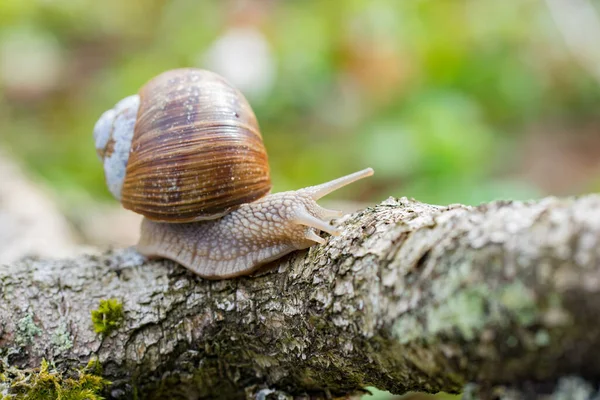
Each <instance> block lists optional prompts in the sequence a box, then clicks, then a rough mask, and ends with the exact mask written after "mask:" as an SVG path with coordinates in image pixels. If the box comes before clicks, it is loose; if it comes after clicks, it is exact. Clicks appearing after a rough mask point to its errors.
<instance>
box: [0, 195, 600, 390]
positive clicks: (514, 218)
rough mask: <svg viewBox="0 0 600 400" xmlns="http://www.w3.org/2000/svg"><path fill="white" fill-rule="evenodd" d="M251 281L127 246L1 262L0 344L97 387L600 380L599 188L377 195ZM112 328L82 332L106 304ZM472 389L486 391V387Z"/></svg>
mask: <svg viewBox="0 0 600 400" xmlns="http://www.w3.org/2000/svg"><path fill="white" fill-rule="evenodd" d="M340 223H343V224H345V230H344V233H343V235H342V236H340V237H336V238H330V239H329V240H328V243H327V244H326V245H323V246H315V247H313V248H311V249H310V250H309V251H305V252H298V253H295V254H292V255H290V256H288V257H286V258H285V259H283V260H281V261H279V262H276V263H274V264H273V265H271V267H272V268H271V270H270V271H268V272H264V273H263V274H261V275H259V276H255V277H245V278H238V279H232V280H223V281H206V280H203V279H200V278H198V277H196V276H194V275H192V274H191V273H188V272H187V271H186V270H185V269H184V268H182V267H180V266H177V265H175V264H174V263H172V262H169V261H147V260H144V259H143V258H141V257H140V256H138V255H137V254H136V253H135V252H134V251H133V250H129V249H127V250H117V251H112V252H109V253H107V254H103V255H100V256H98V255H90V256H85V257H78V258H75V259H67V260H56V261H50V260H35V259H28V260H24V261H22V262H18V263H15V264H11V265H6V266H2V267H1V268H0V298H1V302H0V351H1V352H2V354H1V356H3V357H4V359H5V360H6V361H7V362H8V363H10V364H11V365H15V366H19V367H33V366H36V365H39V363H40V360H41V359H42V358H46V359H50V360H53V361H54V362H55V364H56V365H57V367H58V368H59V369H63V370H66V369H68V368H73V367H75V366H78V365H81V364H84V363H85V362H87V360H89V359H90V358H91V357H93V356H98V358H99V361H100V362H101V363H102V365H103V367H104V375H105V376H106V377H107V378H108V379H110V380H111V381H113V385H112V386H111V389H110V391H109V395H110V396H111V397H114V398H127V397H131V396H132V395H133V393H134V392H136V393H137V394H138V395H142V398H151V397H152V396H151V395H154V397H155V398H161V395H162V396H164V394H165V393H168V394H169V396H170V398H178V397H177V396H179V397H181V398H215V397H217V398H243V397H244V396H246V394H252V393H254V394H256V393H262V394H263V395H265V394H266V393H267V392H269V391H270V390H281V391H284V392H286V393H290V394H292V395H300V394H312V395H316V396H329V395H342V394H348V393H352V392H355V391H357V390H359V389H360V388H363V387H365V386H376V387H379V388H382V389H386V390H390V391H391V392H394V393H404V392H406V391H409V390H419V391H426V392H437V391H447V392H457V391H460V390H461V388H463V387H464V385H465V384H467V383H468V382H477V383H478V384H479V385H480V387H486V386H489V387H492V386H494V385H499V384H511V385H519V384H522V383H524V382H555V381H557V379H558V378H559V377H561V376H566V375H571V374H576V375H579V376H581V377H583V378H585V379H587V380H588V381H590V382H597V381H599V380H600V379H599V378H600V357H598V356H597V351H598V349H600V324H598V319H599V315H600V262H599V259H600V246H599V242H600V196H596V195H590V196H586V197H581V198H570V199H555V198H547V199H543V200H541V201H537V202H529V203H521V202H494V203H490V204H484V205H481V206H479V207H474V208H471V207H466V206H459V205H457V206H450V207H438V206H432V205H426V204H422V203H418V202H414V201H411V200H407V199H404V198H403V199H389V200H387V201H385V202H383V203H381V204H380V205H378V206H376V207H372V208H368V209H366V210H364V211H361V212H358V213H355V214H353V215H350V216H348V217H346V218H344V219H343V220H341V221H340ZM107 298H117V299H119V300H120V301H122V302H123V305H124V310H125V320H124V323H123V325H122V326H121V327H120V328H119V329H118V330H117V331H116V332H113V333H112V334H110V335H108V336H107V337H102V336H100V335H98V334H96V333H94V330H93V328H92V322H91V319H90V311H91V310H93V309H95V308H97V307H98V303H99V301H100V300H101V299H107ZM480 392H481V391H480Z"/></svg>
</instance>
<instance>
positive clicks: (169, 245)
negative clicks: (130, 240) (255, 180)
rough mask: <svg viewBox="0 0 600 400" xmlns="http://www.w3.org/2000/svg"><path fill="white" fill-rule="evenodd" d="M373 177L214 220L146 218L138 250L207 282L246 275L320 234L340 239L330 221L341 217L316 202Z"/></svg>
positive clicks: (285, 195)
mask: <svg viewBox="0 0 600 400" xmlns="http://www.w3.org/2000/svg"><path fill="white" fill-rule="evenodd" d="M372 174H373V170H372V169H370V168H369V169H365V170H363V171H359V172H356V173H354V174H351V175H348V176H345V177H342V178H339V179H336V180H333V181H331V182H327V183H324V184H322V185H318V186H312V187H308V188H305V189H300V190H297V191H292V192H282V193H275V194H272V195H269V196H267V197H264V198H262V199H260V200H257V201H255V202H253V203H247V204H243V205H241V206H240V207H239V208H238V209H236V210H234V211H232V212H231V213H229V214H227V215H225V216H223V217H222V218H219V219H217V220H212V221H203V222H193V223H187V224H165V223H160V222H153V221H150V220H149V219H147V218H146V219H144V221H143V222H142V235H141V238H140V242H139V244H138V246H137V248H138V251H139V252H140V253H142V254H144V255H146V256H159V257H165V258H168V259H171V260H174V261H176V262H178V263H179V264H181V265H183V266H185V267H187V268H188V269H190V270H192V271H193V272H195V273H196V274H198V275H200V276H202V277H204V278H208V279H222V278H231V277H235V276H240V275H247V274H250V273H251V272H252V271H254V270H255V269H256V268H257V267H259V266H261V265H263V264H265V263H268V262H270V261H273V260H275V259H278V258H280V257H282V256H284V255H286V254H288V253H290V252H292V251H295V250H300V249H305V248H308V247H310V246H312V245H314V244H315V243H321V244H322V243H325V239H323V238H321V237H320V236H319V235H318V232H319V231H324V232H327V233H329V234H331V235H339V234H340V231H339V230H337V229H336V228H335V227H333V226H331V225H329V223H328V222H327V221H328V220H329V219H331V218H333V217H339V216H341V215H342V213H341V212H339V211H333V210H327V209H324V208H322V207H320V206H319V205H318V204H317V203H316V200H317V199H319V198H320V197H322V196H324V195H326V194H328V193H330V192H332V191H334V190H336V189H338V188H340V187H342V186H345V185H347V184H349V183H351V182H354V181H356V180H358V179H361V178H364V177H367V176H370V175H372Z"/></svg>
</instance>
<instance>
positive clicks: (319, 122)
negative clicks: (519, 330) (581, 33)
mask: <svg viewBox="0 0 600 400" xmlns="http://www.w3.org/2000/svg"><path fill="white" fill-rule="evenodd" d="M580 2H583V3H587V2H588V0H573V2H572V4H576V3H580ZM550 3H555V7H566V8H567V9H568V8H573V7H570V6H569V5H568V3H569V2H568V1H567V2H565V1H564V0H562V4H563V5H562V6H556V4H559V3H561V0H547V1H544V0H504V1H498V0H463V1H461V0H457V1H442V0H437V1H434V0H431V1H427V0H411V1H408V0H403V1H401V0H389V1H382V0H344V1H308V0H305V1H293V0H287V1H285V0H278V1H276V0H272V1H239V0H237V1H196V0H175V1H167V0H130V1H117V0H106V1H102V2H92V1H87V0H85V1H84V0H53V1H48V0H29V1H21V0H2V1H0V146H1V147H3V148H5V149H8V151H7V152H8V153H9V154H12V155H13V156H15V157H17V158H18V159H20V160H23V162H24V163H25V164H26V166H27V167H28V168H29V169H30V170H31V171H32V172H33V173H34V174H37V175H39V176H40V177H41V178H43V179H44V180H46V181H47V182H49V184H50V185H51V187H52V188H54V189H55V190H56V192H57V193H59V194H60V196H59V201H61V202H65V204H68V203H69V202H76V201H79V200H80V199H82V198H92V199H97V200H100V201H106V200H109V194H108V192H107V190H106V189H105V187H104V183H103V175H102V170H101V167H100V164H99V162H98V160H97V159H96V155H95V153H94V147H93V144H92V138H91V131H92V127H93V125H94V123H95V121H96V119H97V118H98V116H99V115H100V114H101V113H102V112H103V111H105V110H106V109H109V108H111V107H112V106H113V105H114V104H115V102H117V101H118V100H119V99H121V98H122V97H125V96H127V95H129V94H131V93H135V92H136V91H137V90H138V88H139V87H140V86H141V85H142V84H143V83H144V82H146V81H147V80H148V79H149V78H151V77H152V76H154V75H156V74H158V73H160V72H162V71H164V70H166V69H170V68H175V67H182V66H198V67H204V68H208V69H212V70H215V71H217V72H219V73H221V74H222V75H225V76H226V77H227V78H228V79H229V80H230V81H232V82H233V83H234V84H236V86H238V87H239V88H240V89H241V90H242V91H243V92H244V93H245V94H246V96H247V97H248V98H249V100H250V102H251V103H252V105H253V107H254V110H255V112H256V114H257V116H258V119H259V121H260V124H261V129H262V133H263V137H264V140H265V143H266V146H267V148H268V151H269V157H270V162H271V168H272V174H273V180H274V190H275V191H281V190H288V189H294V188H298V187H301V186H303V185H308V184H315V183H319V182H321V181H325V180H328V179H330V178H333V177H337V176H339V175H342V174H346V173H349V172H352V171H354V170H357V169H361V168H364V167H366V166H372V167H374V168H375V171H376V175H375V177H373V178H371V179H369V180H367V181H364V182H361V183H360V184H359V185H355V186H354V187H352V188H348V189H347V190H345V191H343V193H340V194H337V195H334V196H332V197H334V198H335V197H337V198H350V199H354V200H360V201H380V200H383V199H384V198H386V197H388V196H390V195H391V196H403V195H406V196H409V197H414V198H416V199H418V200H422V201H426V202H434V203H439V204H446V203H454V202H462V203H468V204H477V203H479V202H483V201H489V200H493V199H499V198H503V199H528V198H535V197H539V196H542V195H546V194H556V195H567V194H576V193H582V192H590V191H596V190H597V189H598V187H599V186H600V168H599V167H600V163H599V160H600V158H599V157H598V155H599V154H600V134H599V131H600V125H599V122H600V120H599V119H598V111H597V107H598V105H599V104H600V89H599V86H598V81H597V80H596V79H595V78H594V74H595V72H594V71H591V69H593V68H595V65H600V62H599V63H594V62H595V61H596V58H597V57H596V55H595V54H592V53H593V52H594V51H600V49H599V46H598V45H597V43H599V42H600V38H596V40H595V41H593V40H592V41H588V48H585V44H584V45H583V46H579V48H575V49H574V48H570V47H569V45H568V42H566V41H565V32H564V31H561V29H559V27H558V26H559V25H557V21H556V20H555V19H554V18H553V14H552V12H551V7H550V5H551V4H550ZM565 4H567V5H566V6H565ZM587 4H588V5H590V6H592V7H594V6H595V3H594V4H591V3H587ZM555 11H556V10H555ZM596 11H597V10H596ZM573 12H574V11H573ZM567 14H568V13H567ZM567 14H564V13H560V12H559V13H556V12H555V14H554V15H555V16H556V15H558V16H559V18H571V17H572V16H570V15H567ZM573 15H574V17H573V18H575V17H577V15H576V14H573ZM559 22H560V21H559ZM571 22H572V21H571ZM588 22H590V21H588ZM591 22H592V23H593V22H594V21H591ZM596 22H597V21H596ZM581 27H583V28H582V29H585V24H581V25H577V24H576V25H575V28H581ZM567 34H568V32H567ZM586 35H587V37H588V38H589V36H590V35H589V34H586ZM586 52H587V53H586ZM586 56H587V60H586ZM595 57H596V58H595ZM586 62H587V65H586ZM588 67H589V68H588ZM599 76H600V74H598V75H596V77H599Z"/></svg>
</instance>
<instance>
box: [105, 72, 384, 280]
mask: <svg viewBox="0 0 600 400" xmlns="http://www.w3.org/2000/svg"><path fill="white" fill-rule="evenodd" d="M94 140H95V144H96V151H97V153H98V155H99V157H100V158H101V160H102V162H103V166H104V172H105V177H106V181H107V185H108V188H109V190H110V192H111V193H112V194H113V196H114V197H115V198H117V199H118V200H120V201H121V203H122V205H123V206H124V207H125V208H127V209H130V210H132V211H134V212H137V213H139V214H142V215H143V216H144V217H145V218H144V220H143V222H142V226H141V237H140V241H139V243H138V245H137V250H138V251H139V252H140V253H142V254H144V255H146V256H156V257H165V258H169V259H171V260H174V261H176V262H178V263H180V264H181V265H183V266H185V267H187V268H188V269H190V270H192V271H193V272H195V273H196V274H198V275H200V276H202V277H205V278H213V279H217V278H228V277H234V276H239V275H246V274H249V273H251V272H252V271H253V270H255V269H256V268H257V267H258V266H260V265H262V264H265V263H267V262H270V261H272V260H275V259H277V258H279V257H282V256H283V255H285V254H288V253H290V252H292V251H294V250H298V249H304V248H307V247H310V246H311V245H313V244H315V243H324V242H325V240H324V239H323V238H321V237H320V236H319V235H318V234H317V233H318V232H319V231H324V232H327V233H329V234H332V235H336V234H339V231H338V230H337V229H336V228H334V227H333V226H331V225H329V223H328V222H327V221H329V220H330V219H331V218H333V217H336V216H341V213H340V212H338V211H333V210H327V209H324V208H322V207H320V206H319V205H318V204H317V203H316V200H317V199H319V198H320V197H323V196H324V195H326V194H328V193H330V192H332V191H334V190H336V189H338V188H340V187H342V186H345V185H347V184H349V183H351V182H354V181H355V180H358V179H361V178H363V177H366V176H369V175H372V173H373V170H372V169H370V168H369V169H365V170H363V171H359V172H356V173H354V174H351V175H348V176H345V177H342V178H339V179H336V180H333V181H331V182H328V183H325V184H322V185H318V186H312V187H308V188H304V189H300V190H297V191H292V192H282V193H276V194H269V192H270V190H271V180H270V174H269V165H268V158H267V152H266V150H265V148H264V145H263V141H262V136H261V134H260V131H259V128H258V123H257V121H256V117H255V115H254V113H253V111H252V109H251V108H250V105H249V104H248V102H247V101H246V99H245V98H244V96H243V95H242V94H241V93H240V92H239V91H238V90H237V89H235V88H234V87H233V86H231V85H230V84H229V83H228V82H227V81H226V80H225V79H224V78H222V77H220V76H219V75H217V74H214V73H212V72H209V71H205V70H200V69H191V68H189V69H176V70H171V71H167V72H165V73H163V74H160V75H158V76H157V77H155V78H153V79H152V80H150V81H149V82H148V83H146V84H145V85H144V86H143V87H142V88H141V89H140V91H139V93H138V94H136V95H133V96H129V97H127V98H125V99H123V100H122V101H120V102H118V103H117V104H116V105H115V107H114V108H113V109H111V110H109V111H107V112H105V113H104V114H103V115H102V116H101V117H100V119H99V120H98V122H97V123H96V125H95V127H94Z"/></svg>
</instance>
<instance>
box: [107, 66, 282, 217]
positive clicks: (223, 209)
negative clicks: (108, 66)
mask: <svg viewBox="0 0 600 400" xmlns="http://www.w3.org/2000/svg"><path fill="white" fill-rule="evenodd" d="M129 101H130V102H133V100H129ZM119 104H120V103H119ZM107 114H108V115H107ZM136 114H137V119H136V121H135V124H134V126H133V133H130V136H129V138H130V151H129V152H128V158H126V159H125V165H126V167H125V169H124V173H123V175H122V176H121V175H118V174H116V173H114V174H113V175H116V176H117V177H118V178H121V179H122V180H121V181H122V188H121V189H120V190H118V191H117V190H113V189H111V192H113V194H115V191H116V192H117V193H118V194H119V195H120V200H121V203H122V204H123V206H124V207H125V208H127V209H130V210H132V211H135V212H137V213H139V214H142V215H144V216H146V217H147V218H149V219H151V220H154V221H160V222H177V223H181V222H192V221H198V220H205V219H214V218H217V217H220V216H222V215H224V214H226V213H227V212H229V211H230V210H231V209H234V208H237V207H238V206H240V205H241V204H244V203H248V202H252V201H254V200H257V199H259V198H261V197H263V196H265V195H266V194H267V193H268V192H269V191H270V189H271V181H270V177H269V166H268V159H267V153H266V150H265V148H264V145H263V142H262V137H261V134H260V131H259V128H258V123H257V121H256V117H255V115H254V112H253V111H252V109H251V108H250V105H249V104H248V102H247V101H246V99H245V98H244V96H243V95H242V94H241V93H240V92H239V91H238V90H237V89H235V88H234V87H233V86H231V85H230V84H229V83H228V82H227V81H226V80H225V79H224V78H222V77H220V76H219V75H217V74H214V73H212V72H209V71H204V70H199V69H178V70H171V71H167V72H165V73H163V74H161V75H158V76H157V77H155V78H153V79H152V80H150V81H149V82H148V83H147V84H146V85H144V86H143V87H142V88H141V90H140V91H139V109H138V110H137V111H136ZM113 115H114V116H113ZM119 115H120V114H119V111H118V110H116V109H115V110H113V111H112V113H111V111H108V112H107V113H105V115H103V116H102V117H101V119H100V121H99V122H98V124H97V127H98V126H99V128H98V131H99V132H100V131H104V130H106V128H104V126H106V125H108V124H107V122H103V119H104V120H110V119H111V118H114V120H115V121H117V119H119V117H118V116H119ZM128 115H130V114H128ZM127 121H129V120H127ZM130 127H131V126H130ZM123 136H127V135H123ZM97 137H98V138H97V139H96V143H97V145H96V147H97V148H99V147H101V146H100V145H102V144H104V143H103V142H104V141H105V140H104V139H103V135H101V134H98V135H97ZM107 147H108V146H104V147H101V148H107ZM115 148H116V147H115ZM99 153H103V154H104V155H105V157H104V162H105V172H106V171H107V166H106V165H107V164H106V161H107V157H106V153H107V151H106V150H103V151H101V152H100V151H99ZM107 181H108V173H107ZM115 186H116V184H115ZM109 187H111V184H110V183H109ZM115 197H117V196H115Z"/></svg>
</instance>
